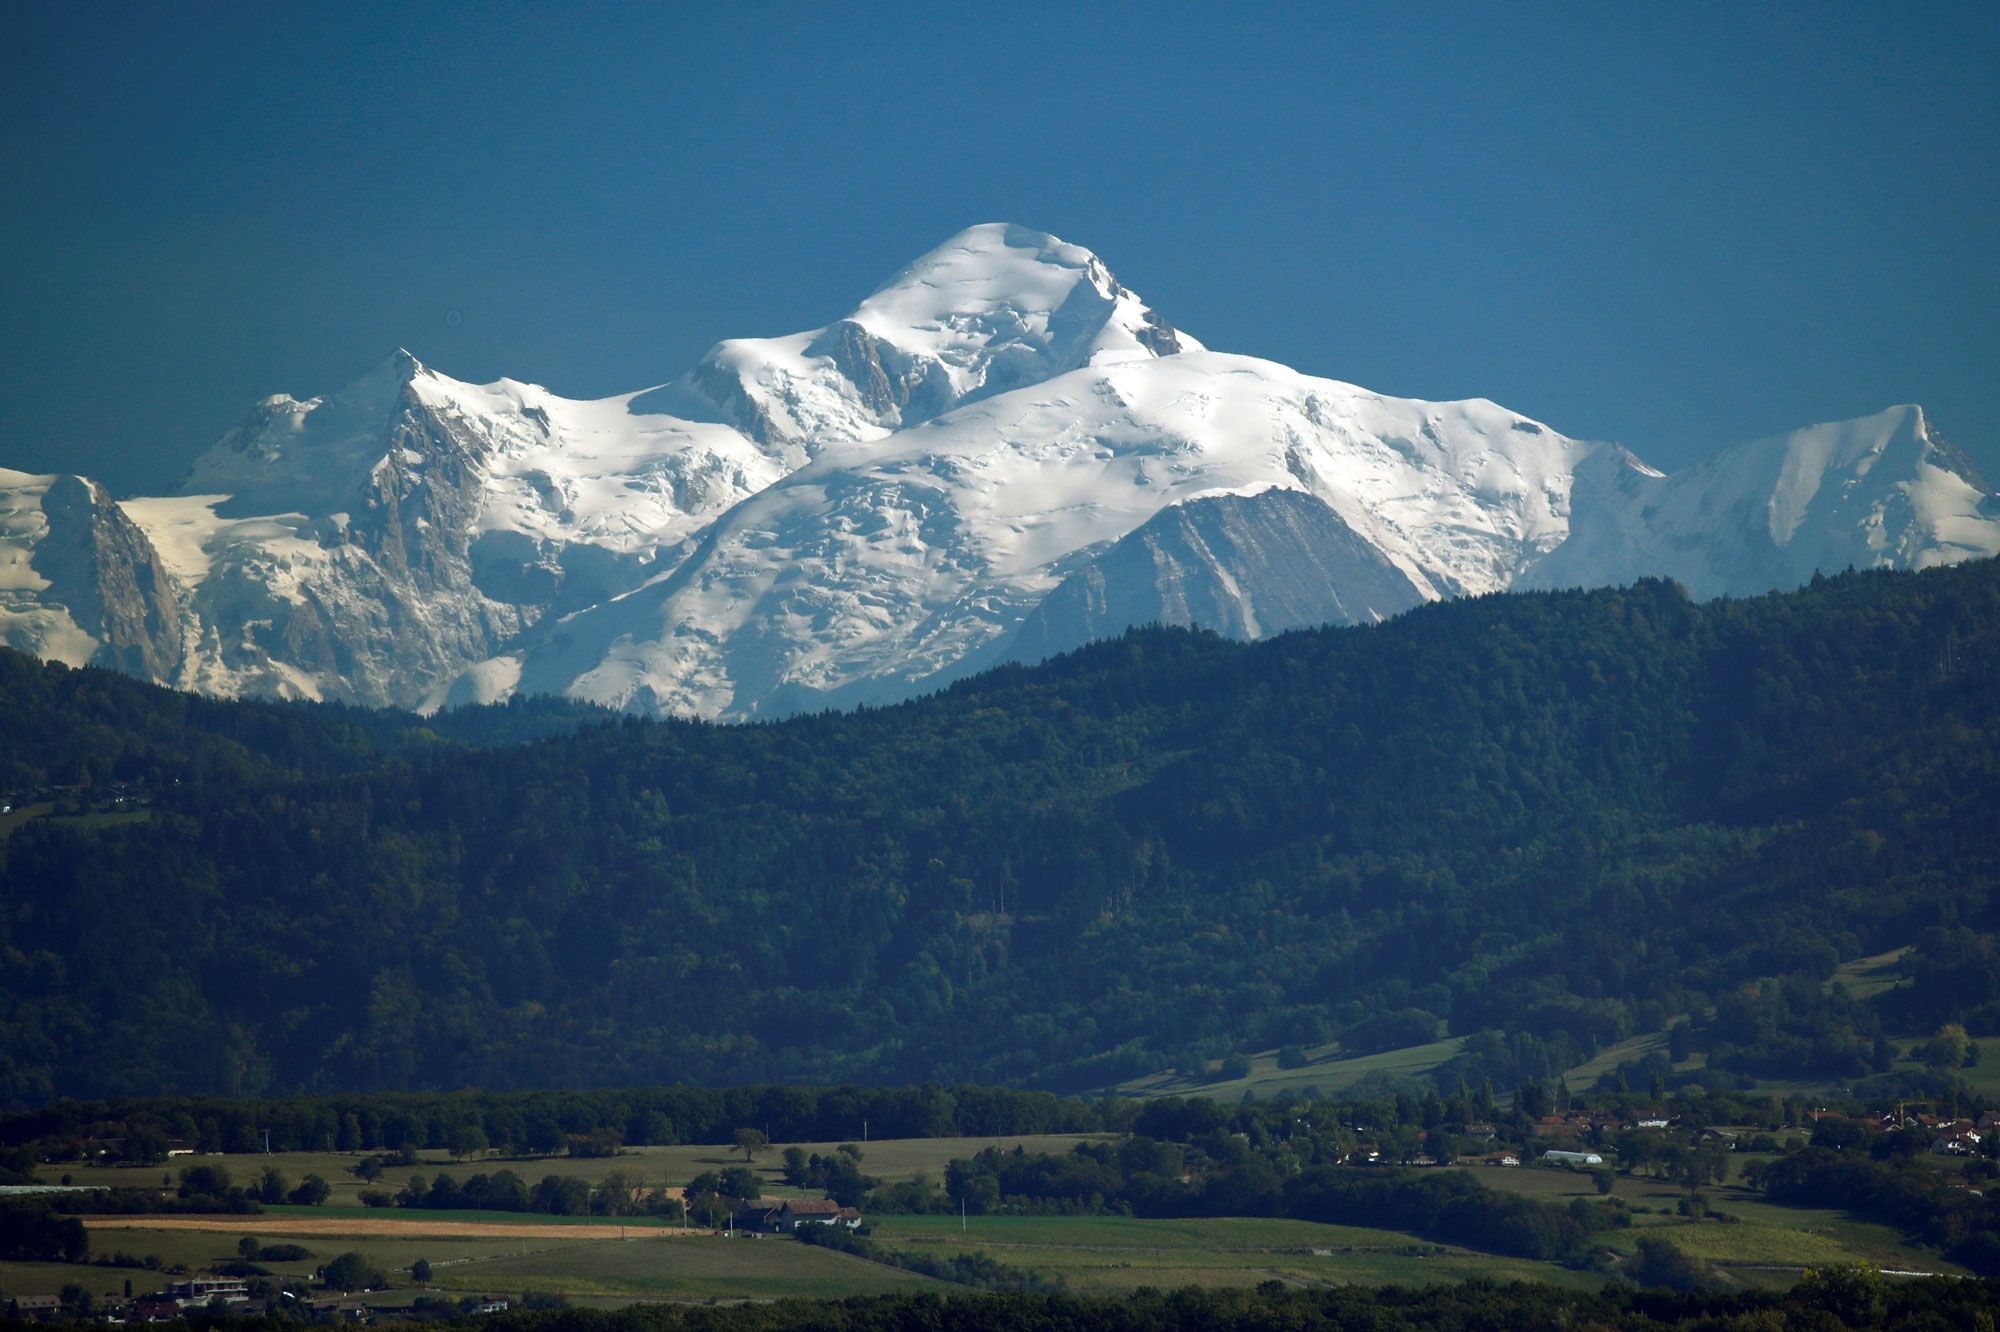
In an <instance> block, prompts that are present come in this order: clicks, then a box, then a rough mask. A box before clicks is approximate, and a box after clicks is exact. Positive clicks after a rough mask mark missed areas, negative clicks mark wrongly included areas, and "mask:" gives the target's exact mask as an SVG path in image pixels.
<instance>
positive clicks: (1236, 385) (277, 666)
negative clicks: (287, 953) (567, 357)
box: [0, 224, 2000, 718]
mask: <svg viewBox="0 0 2000 1332" xmlns="http://www.w3.org/2000/svg"><path fill="white" fill-rule="evenodd" d="M1996 552H2000V498H1996V497H1995V496H1994V495H1992V494H1991V493H1990V492H1989V489H1988V487H1987V486H1986V484H1985V483H1984V481H1982V480H1981V479H1980V478H1979V476H1978V474H1977V472H1976V471H1975V470H1974V469H1973V468H1972V467H1971V466H1970V464H1969V463H1968V462H1967V461H1966V460H1965V459H1964V457H1963V455H1961V454H1959V453H1958V452H1957V450H1955V449H1952V448H1951V447H1950V446H1949V445H1947V444H1945V443H1944V442H1943V441H1942V440H1941V439H1939V438H1938V437H1937V436H1936V435H1935V433H1934V432H1933V431H1932V429H1931V427H1930V424H1929V422H1928V421H1926V420H1925V419H1924V417H1923V414H1922V413H1921V412H1920V411H1918V410H1917V409H1915V408H1896V409H1892V410H1891V411H1889V412H1886V413H1883V414H1881V415H1879V416H1875V417H1868V418H1864V419H1862V420H1860V421H1852V422H1845V423H1840V424H1836V425H1828V426H1816V427H1813V428H1811V429H1808V430H1803V431H1799V432H1796V433H1795V434H1792V435H1788V436H1783V437H1780V438H1777V439H1773V440H1763V441H1758V442H1756V443H1753V444H1747V445H1743V446H1741V447H1740V448H1735V449H1731V450H1728V451H1725V452H1723V453H1719V454H1717V455H1715V456H1714V457H1712V458H1711V459H1710V460H1709V461H1708V462H1706V463H1703V464H1701V465H1699V466H1697V467H1693V468H1690V469H1688V470H1687V471H1686V472H1684V473H1681V474H1678V475H1675V476H1662V475H1661V474H1660V473H1658V472H1655V471H1653V470H1652V469H1650V468H1648V467H1646V466H1645V465H1644V464H1643V463H1641V462H1639V461H1638V460H1637V459H1636V458H1633V457H1632V456H1631V455H1630V454H1629V453H1627V452H1626V451H1625V450H1623V449H1621V448H1618V447H1617V446H1615V445H1597V444H1591V443H1586V442H1582V441H1578V440H1574V439H1570V438H1567V437H1565V436H1563V435H1561V434H1560V433H1558V432H1556V431H1554V430H1552V429H1550V428H1549V427H1547V426H1545V425H1543V424H1541V423H1540V422H1536V421H1532V420H1529V419H1527V418H1525V417H1522V416H1520V415H1518V414H1516V413H1513V412H1509V411H1507V410H1505V409H1504V408H1501V407H1499V406H1496V405H1495V404H1493V403H1490V402H1485V401H1483V400H1471V401H1466V402H1454V403H1430V402H1421V401H1416V400H1410V399H1398V398H1389V397H1384V396H1382V395H1379V394H1375V393H1371V392H1368V391H1367V390H1365V389H1361V388H1357V387H1355V386H1354V385H1351V384H1344V383H1340V382H1338V381H1335V380H1330V379H1320V378H1314V377H1312V376H1308V375H1303V374H1300V373H1298V372H1297V371H1294V370H1291V369H1288V368H1286V367H1285V366H1282V365H1278V364H1275V363H1273V362H1270V361H1263V360H1256V359H1253V358H1249V357H1243V356H1232V355H1226V354H1222V353H1218V352H1211V351H1208V350H1207V349H1205V348H1204V347H1203V346H1202V345H1201V344H1200V343H1199V342H1197V341H1196V340H1195V339H1193V338H1191V337H1189V336H1188V335H1187V334H1185V333H1182V332H1180V331H1179V330H1177V329H1176V328H1174V327H1173V325H1172V324H1170V323H1169V322H1167V320H1166V319H1164V318H1163V317H1161V316H1160V315H1159V314H1157V313H1155V312H1154V311H1153V310H1152V309H1151V308H1150V307H1148V306H1147V305H1146V304H1145V303H1144V302H1143V301H1142V300H1140V298H1139V297H1138V296H1136V295H1135V294H1133V293H1132V292H1131V291H1130V290H1128V289H1127V288H1125V287H1124V286H1122V285H1121V284H1120V283H1119V282H1118V281H1117V280H1116V279H1115V278H1114V277H1113V276H1112V275H1111V273H1110V271H1109V270H1108V269H1107V268H1106V267H1105V266H1104V264H1103V263H1102V262H1101V261H1100V260H1098V258H1097V257H1096V256H1095V255H1093V254H1091V253H1090V252H1089V251H1088V250H1085V249H1083V248H1082V247H1080V246H1076V245H1071V244H1068V243H1066V242H1063V241H1060V240H1058V239H1056V238H1055V237H1052V236H1048V235H1044V234H1042V233H1039V232H1034V231H1029V230H1026V229H1024V228H1020V227H1014V226H1008V225H1003V224H991V225H986V226H979V227H974V228H971V229H970V230H967V231H965V232H962V233H960V234H959V235H957V236H955V237H953V238H952V239H950V240H949V241H947V242H946V243H945V244H944V245H942V246H940V247H938V248H937V249H936V250H934V251H932V252H931V253H930V254H928V255H925V256H924V257H923V258H921V259H919V260H917V261H916V262H915V263H913V264H911V265H910V266H909V267H908V268H906V269H904V270H903V271H902V272H900V273H898V274H897V275H896V276H895V277H893V278H891V279H890V280H889V281H888V282H887V283H885V284H884V285H883V286H881V287H880V288H878V289H877V290H876V291H875V292H874V293H873V294H871V295H870V296H869V297H868V298H867V299H865V300H864V301H862V302H861V303H860V304H859V305H858V306H856V307H855V309H854V310H853V311H852V312H851V313H849V314H848V315H847V316H846V317H845V318H842V319H839V320H836V321H834V322H833V323H831V324H829V325H827V326H826V327H824V328H820V329H814V330H810V331H808V332H804V333H798V334H794V335H792V336H790V337H780V338H767V339H738V340H731V341H727V342H724V343H721V344H719V345H718V346H717V347H716V348H715V349H714V350H712V351H711V352H710V353H709V354H708V355H707V356H705V357H704V358H702V360H701V362H700V363H699V364H698V365H697V366H695V367H694V368H693V369H692V370H690V371H688V372H687V373H686V374H684V375H682V376H680V377H679V378H677V379H673V380H670V381H667V382H665V383H663V384H660V385H658V386H656V387H652V388H647V389H642V390H640V391H638V392H635V393H630V394H625V395H622V396H618V397H613V398H608V399H603V400H601V401H595V402H584V401H576V400H571V399H566V398H562V397H558V396H557V395H555V394H553V393H550V392H549V391H548V390H546V389H543V388H540V387H538V386H536V385H533V384H527V383H521V382H517V381H514V380H507V379H503V380H501V381H499V382H497V383H494V384H487V385H473V384H467V383H462V382H460V381H458V380H455V379H451V378H449V377H448V376H445V375H442V374H440V373H438V372H436V371H434V370H431V369H429V368H427V367H425V366H423V365H422V364H420V363H419V362H418V361H417V360H416V359H415V358H414V357H412V356H410V355H409V354H408V353H405V352H399V353H397V354H396V355H395V356H393V357H391V358H390V359H389V360H388V361H387V362H385V363H384V364H383V365H381V366H380V367H378V368H377V369H376V370H374V371H373V372H371V373H370V374H368V375H366V376H364V377H363V378H362V379H360V380H358V381H357V382H355V383H354V384H352V385H350V386H349V387H347V388H346V389H343V390H341V391H340V392H338V393H335V394H332V395H330V396H327V397H323V398H311V399H306V400H299V399H295V398H292V397H288V396H283V395H280V396H276V397H272V398H268V399H266V400H265V401H263V402H262V403H259V404H258V405H257V406H256V407H255V408H254V409H253V410H252V411H251V413H250V415H249V416H248V417H247V418H246V419H245V421H244V422H243V424H242V425H241V426H239V427H238V428H237V429H236V430H234V431H232V432H230V433H229V434H228V435H226V436H224V438H223V439H222V440H220V441H219V442H218V443H217V444H216V445H215V446H214V447H213V448H212V449H210V450H209V451H208V452H207V453H205V454H203V455H202V456H201V457H200V458H199V459H198V460H197V461H196V463H195V464H194V466H193V468H192V469H191V470H190V472H189V473H188V476H187V478H186V480H185V482H184V483H183V485H182V486H181V487H180V493H179V494H177V495H174V496H169V497H163V498H155V499H134V500H127V501H124V502H123V503H122V504H114V503H112V502H111V500H110V498H109V496H108V494H107V493H106V492H105V491H104V489H103V487H101V486H98V485H96V484H95V483H93V482H90V481H88V480H85V479H83V478H74V477H69V478H63V477H46V476H29V475H26V474H23V473H16V472H5V471H0V634H3V635H4V641H5V642H7V643H8V644H9V645H12V646H16V647H21V648H24V649H26V650H29V651H33V652H36V653H39V654H40V655H43V656H49V657H59V658H61V659H63V660H67V661H73V662H80V661H85V660H90V661H98V662H103V663H107V664H113V665H117V666H119V667H120V668H122V669H125V670H128V671H133V672H135V673H137V674H141V675H145V676H148V677H150V678H154V679H158V680H161V681H163V682H167V683H172V684H177V685H182V686H186V687H192V688H197V689H202V690H205V691H209V692H213V693H218V694H228V695H235V694H255V695H267V696H279V697H310V698H338V699H346V700H351V701H357V702H365V703H376V704H388V705H393V706H399V707H431V706H437V705H441V704H450V703H457V702H472V701H491V700H494V699H499V698H504V697H506V696H508V695H509V694H511V693H514V692H519V691H547V692H556V693H565V694H569V695H571V696H574V697H579V698H587V699H592V700H596V701H599V702H603V703H606V704H610V705H613V706H617V707H623V708H630V709H635V710H639V711H646V712H655V713H675V714H688V715H699V716H710V717H728V718H745V717H761V716H774V715H781V714H783V713H786V712H791V711H797V710H803V709H811V708H819V707H825V706H830V705H842V704H847V703H853V702H860V701H885V700H891V699H896V698H902V697H907V696H909V695H911V694H913V693H916V692H920V691H922V690H925V689H929V688H933V687H936V686H938V685H940V684H942V683H944V682H946V681H948V680H951V679H953V678H956V677H958V676H960V675H963V674H966V673H968V672H970V671H973V670H977V669H980V668H982V667H984V666H987V665H991V664H995V663H998V662H1001V661H1008V660H1030V661H1031V660H1037V659H1040V658H1041V657H1043V656H1047V655H1049V654H1051V653H1054V652H1058V651H1062V650H1066V649H1067V648H1070V647H1073V646H1076V645H1078V644H1080V643H1082V642H1085V641H1088V640H1089V639H1090V638H1092V637H1096V636H1101V635H1103V634H1107V633H1115V632H1118V631H1119V630H1121V629H1123V628H1125V627H1127V626H1129V625H1133V624H1138V623H1145V622H1148V621H1153V620H1160V621H1168V622H1176V623H1191V624H1201V625H1206V626H1209V627H1213V628H1216V629H1219V630H1221V631H1223V632H1226V633H1230V634H1233V635H1237V636H1240V637H1246V638H1247V637H1257V636H1260V635H1263V634H1268V633H1273V632H1277V631H1279V630H1282V629H1286V628H1291V627H1296V626H1302V625H1308V624H1315V623H1330V622H1331V623H1339V622H1358V621H1366V620H1370V619H1375V618H1380V617H1384V616H1388V615H1393V614H1395V613H1397V612H1398V611H1401V610H1403V609H1406V608H1408V607H1409V606H1411V605H1414V604H1417V603H1418V602H1419V601H1422V600H1425V599H1430V598H1436V597H1444V596H1456V595H1465V594H1472V593H1481V592H1489V591H1496V590H1501V589H1506V588H1516V587H1555V586H1569V585H1588V584H1603V583H1615V582H1625V581H1630V580H1631V579H1633V578H1636V577H1640V576H1644V575H1647V574H1665V575H1669V576H1672V577H1676V578H1679V579H1681V580H1682V581H1683V582H1685V583H1686V584H1687V585H1688V586H1689V587H1690V589H1691V590H1693V591H1694V592H1695V593H1697V594H1698V595H1715V594H1720V593H1751V592H1759V591H1764V590H1768V589H1771V588H1777V587H1785V586H1791V585H1796V584H1798V583H1801V582H1804V581H1805V580H1806V579H1808V578H1810V577H1811V575H1812V573H1813V572H1814V571H1816V570H1821V569H1826V570H1832V569H1838V568H1845V567H1847V566H1848V565H1857V566H1864V567H1865V566H1890V567H1921V566H1924V565H1927V564H1933V563H1940V562H1946V561H1950V560H1956V559H1965V558H1971V557H1974V556H1982V555H1993V554H1995V553H1996Z"/></svg>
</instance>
